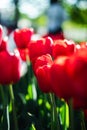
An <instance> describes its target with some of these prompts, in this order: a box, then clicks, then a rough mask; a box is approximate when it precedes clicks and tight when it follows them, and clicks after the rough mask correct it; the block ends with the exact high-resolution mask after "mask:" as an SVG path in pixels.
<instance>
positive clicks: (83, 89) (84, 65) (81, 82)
mask: <svg viewBox="0 0 87 130" xmlns="http://www.w3.org/2000/svg"><path fill="white" fill-rule="evenodd" d="M67 71H68V74H69V76H70V77H71V78H72V80H73V83H74V90H75V92H74V96H75V97H76V98H80V99H86V100H87V48H81V49H79V50H78V51H77V52H76V53H74V54H73V55H72V56H70V58H69V60H68V64H67Z"/></svg>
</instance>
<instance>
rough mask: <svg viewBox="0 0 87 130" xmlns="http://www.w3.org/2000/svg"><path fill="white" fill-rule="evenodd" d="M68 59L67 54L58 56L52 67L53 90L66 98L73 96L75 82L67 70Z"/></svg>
mask: <svg viewBox="0 0 87 130" xmlns="http://www.w3.org/2000/svg"><path fill="white" fill-rule="evenodd" d="M68 59H69V57H66V56H59V57H57V58H56V59H55V60H54V62H53V64H52V66H51V69H50V78H51V84H52V89H53V92H54V93H55V94H56V95H57V96H58V97H60V98H64V99H66V100H67V99H69V98H71V97H72V96H73V84H72V82H71V79H70V77H69V75H68V73H67V70H66V66H67V61H68Z"/></svg>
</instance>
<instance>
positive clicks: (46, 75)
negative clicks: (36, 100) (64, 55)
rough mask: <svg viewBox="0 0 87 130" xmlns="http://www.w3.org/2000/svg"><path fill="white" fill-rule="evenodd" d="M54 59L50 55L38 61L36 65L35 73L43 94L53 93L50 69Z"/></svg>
mask: <svg viewBox="0 0 87 130" xmlns="http://www.w3.org/2000/svg"><path fill="white" fill-rule="evenodd" d="M52 62H53V61H52V58H51V56H50V55H42V56H41V57H38V58H37V59H36V62H35V65H34V72H35V75H36V78H37V81H38V85H39V87H40V89H41V90H42V91H43V92H46V93H48V92H51V91H52V87H51V83H50V67H51V65H52Z"/></svg>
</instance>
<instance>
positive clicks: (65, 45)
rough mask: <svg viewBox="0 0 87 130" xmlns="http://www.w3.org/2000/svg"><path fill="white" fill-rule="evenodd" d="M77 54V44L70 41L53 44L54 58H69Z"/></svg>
mask: <svg viewBox="0 0 87 130" xmlns="http://www.w3.org/2000/svg"><path fill="white" fill-rule="evenodd" d="M74 52H75V43H74V42H73V41H68V40H56V41H55V42H54V44H53V57H54V58H56V57H57V56H61V55H62V56H69V55H71V54H73V53H74Z"/></svg>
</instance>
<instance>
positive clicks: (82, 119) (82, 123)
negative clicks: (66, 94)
mask: <svg viewBox="0 0 87 130" xmlns="http://www.w3.org/2000/svg"><path fill="white" fill-rule="evenodd" d="M81 125H82V130H86V127H85V120H84V113H83V111H81Z"/></svg>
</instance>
